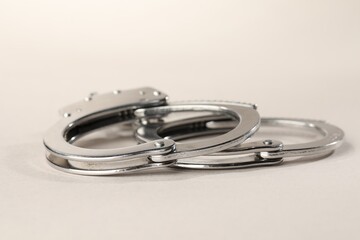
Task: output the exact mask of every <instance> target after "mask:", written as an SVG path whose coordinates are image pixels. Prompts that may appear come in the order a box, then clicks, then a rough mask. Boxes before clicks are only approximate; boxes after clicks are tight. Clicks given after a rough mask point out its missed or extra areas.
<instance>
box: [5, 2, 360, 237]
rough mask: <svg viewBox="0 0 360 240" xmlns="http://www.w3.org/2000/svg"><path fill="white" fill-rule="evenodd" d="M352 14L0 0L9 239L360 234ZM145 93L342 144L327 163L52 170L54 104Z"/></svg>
mask: <svg viewBox="0 0 360 240" xmlns="http://www.w3.org/2000/svg"><path fill="white" fill-rule="evenodd" d="M359 13H360V4H359V1H355V0H354V1H351V0H349V1H330V2H329V1H323V0H319V1H312V2H307V1H290V2H289V1H271V2H268V1H263V0H260V1H197V0H195V1H170V2H169V1H155V2H154V1H151V2H149V1H132V2H131V1H107V0H105V1H80V0H75V1H69V0H65V1H61V2H56V3H55V2H48V1H36V2H33V1H32V2H29V1H23V0H15V1H13V0H12V1H7V0H5V1H1V3H0V32H1V37H0V79H1V85H2V91H1V94H0V110H1V112H2V114H1V116H2V119H1V134H0V163H1V167H0V238H1V239H24V238H25V239H69V238H70V239H100V238H101V239H119V238H121V239H239V238H240V237H242V238H243V239H278V240H279V239H340V238H341V239H359V237H360V234H359V222H360V207H359V201H360V153H359V150H358V146H359V142H360V140H359V136H358V135H359V133H360V127H359V124H358V122H359V121H358V119H359V117H360V112H359V103H360V97H359V87H360V84H359V81H360V69H359V66H360V65H359V64H360V27H359V23H360V14H359ZM142 86H152V87H155V88H158V89H159V90H161V91H163V92H166V93H167V94H168V95H169V96H170V100H199V99H200V100H201V99H217V100H236V101H244V102H251V103H256V104H257V105H258V106H259V109H258V110H259V113H260V114H261V115H262V116H267V117H295V118H310V119H323V120H327V121H328V122H330V123H332V124H334V125H337V126H339V127H341V128H342V129H343V130H344V131H345V134H346V138H345V141H344V144H343V145H342V146H341V148H339V149H338V151H336V152H335V153H334V154H333V155H331V156H329V157H327V158H324V159H321V160H316V159H310V160H309V159H300V160H297V161H288V162H285V163H284V164H283V165H281V166H276V167H265V168H251V169H238V170H231V171H225V170H221V171H195V170H177V169H159V170H156V171H149V172H141V173H140V172H139V173H136V174H129V175H124V176H111V177H85V176H77V175H71V174H66V173H63V172H59V171H57V170H55V169H53V168H52V167H50V166H49V165H48V164H47V162H46V159H45V152H44V147H43V144H42V138H43V136H44V133H45V132H46V130H47V129H49V128H50V127H51V126H52V125H53V124H55V123H56V122H57V121H58V120H59V115H58V109H60V108H61V107H63V106H65V105H68V104H71V103H73V102H76V101H79V100H81V99H83V98H84V97H85V96H87V95H88V94H89V93H90V92H99V93H103V92H108V91H112V90H115V89H131V88H137V87H142ZM264 134H265V133H264ZM110 135H111V134H110ZM106 136H108V135H106ZM106 136H105V137H104V138H103V139H102V140H103V141H104V142H108V141H109V139H107V137H106ZM112 137H113V139H115V140H114V141H113V142H112V143H111V141H109V142H110V143H111V144H115V145H116V144H118V143H119V144H120V142H121V138H117V137H118V136H115V137H114V136H112ZM272 137H273V138H275V137H276V134H275V135H272ZM102 140H101V138H100V140H99V139H98V142H100V143H101V142H103V141H102ZM117 141H118V142H117Z"/></svg>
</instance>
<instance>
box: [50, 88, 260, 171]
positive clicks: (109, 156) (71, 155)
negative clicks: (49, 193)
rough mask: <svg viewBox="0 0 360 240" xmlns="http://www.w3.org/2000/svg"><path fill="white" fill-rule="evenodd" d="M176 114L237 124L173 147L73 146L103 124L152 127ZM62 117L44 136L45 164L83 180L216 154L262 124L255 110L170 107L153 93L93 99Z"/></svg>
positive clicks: (211, 104) (162, 143) (160, 142)
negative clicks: (206, 114) (197, 114)
mask: <svg viewBox="0 0 360 240" xmlns="http://www.w3.org/2000/svg"><path fill="white" fill-rule="evenodd" d="M166 104H167V105H166ZM164 105H166V106H164ZM174 112H212V113H213V114H215V115H218V116H219V115H222V116H227V118H230V119H233V120H236V122H237V124H235V126H234V128H233V129H232V130H230V131H228V132H226V133H224V134H223V135H221V136H218V137H214V138H210V139H207V140H205V141H199V142H196V143H192V144H181V143H180V144H176V145H175V142H174V141H173V140H172V139H157V140H154V141H149V142H147V143H142V144H139V145H136V146H130V147H124V148H116V149H88V148H81V147H78V146H75V145H74V144H73V143H74V142H75V141H77V140H78V139H79V138H81V137H82V136H84V135H86V134H88V133H90V132H91V131H94V130H96V129H98V128H101V127H104V126H107V125H111V124H114V123H121V122H122V123H128V122H134V121H135V120H139V122H142V123H144V122H147V123H152V122H153V121H155V122H156V121H157V120H159V119H160V120H161V118H162V117H164V116H165V115H168V114H170V113H174ZM60 113H61V116H62V119H61V120H60V121H59V122H58V123H57V124H56V125H55V126H54V127H53V128H51V129H50V130H49V131H48V132H47V134H46V135H45V137H44V145H45V148H46V156H47V159H48V161H49V162H50V164H51V165H52V166H53V167H55V168H57V169H59V170H62V171H65V172H69V173H75V174H82V175H112V174H120V173H125V172H133V171H138V170H144V169H150V168H156V167H163V166H169V165H172V164H174V163H175V162H176V161H177V159H181V158H189V157H196V156H201V155H208V154H212V153H216V152H218V151H222V150H224V149H227V148H230V147H233V146H236V145H238V144H240V143H242V142H244V141H245V140H246V139H247V138H249V137H250V136H252V135H253V134H254V133H255V132H256V131H257V129H258V128H259V125H260V116H259V114H258V113H257V111H256V106H255V105H250V104H244V103H237V102H223V101H196V102H183V103H171V104H170V103H167V96H166V95H164V94H162V93H161V92H160V91H158V90H155V89H153V88H140V89H134V90H128V91H114V92H112V93H108V94H101V95H98V94H91V95H90V96H89V97H87V98H85V99H84V101H82V102H79V103H76V104H73V105H71V106H68V107H66V108H64V109H62V110H61V111H60ZM150 125H151V124H150ZM150 125H149V126H150ZM138 131H141V129H138ZM146 131H147V130H146ZM139 159H140V161H139Z"/></svg>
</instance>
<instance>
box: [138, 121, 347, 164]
mask: <svg viewBox="0 0 360 240" xmlns="http://www.w3.org/2000/svg"><path fill="white" fill-rule="evenodd" d="M234 124H236V123H235V122H234V121H233V120H231V119H228V118H226V117H223V116H202V117H197V118H189V119H182V120H179V121H173V122H167V123H161V125H160V124H151V125H143V126H141V127H140V128H138V129H137V131H136V137H137V139H138V140H139V142H148V141H151V140H157V139H161V138H162V137H160V135H161V136H163V137H164V139H173V140H175V141H178V140H183V139H189V138H194V137H199V136H209V135H214V134H221V133H223V132H226V131H228V130H229V129H231V128H232V127H233V126H234ZM263 126H265V127H268V126H279V127H290V128H291V127H293V128H294V127H296V128H308V129H311V130H313V131H316V132H318V133H320V134H321V135H322V138H321V139H319V140H315V141H311V142H307V143H300V144H283V143H282V142H280V141H277V140H269V139H266V140H263V141H255V142H254V141H252V142H245V143H243V144H241V145H239V146H235V147H232V148H228V149H226V150H224V151H221V152H217V153H214V154H212V156H215V157H217V158H216V159H214V158H209V157H208V158H205V159H204V158H189V159H180V160H178V161H177V162H176V163H175V164H174V165H173V166H174V167H180V168H190V169H232V168H246V167H256V166H269V165H277V164H281V163H283V160H284V158H293V157H309V156H312V157H318V156H326V155H329V154H330V153H332V152H333V151H334V150H335V149H336V148H338V147H339V146H340V145H341V143H342V140H343V138H344V132H343V131H342V130H341V129H340V128H338V127H336V126H334V125H331V124H329V123H326V122H324V121H319V120H309V119H291V118H262V119H261V127H263ZM249 155H250V156H249ZM227 156H234V157H232V158H230V160H227V159H225V161H224V159H222V158H224V157H227ZM219 157H220V160H219ZM249 157H250V159H251V160H247V159H248V158H249ZM243 159H245V160H243ZM246 160H247V161H246Z"/></svg>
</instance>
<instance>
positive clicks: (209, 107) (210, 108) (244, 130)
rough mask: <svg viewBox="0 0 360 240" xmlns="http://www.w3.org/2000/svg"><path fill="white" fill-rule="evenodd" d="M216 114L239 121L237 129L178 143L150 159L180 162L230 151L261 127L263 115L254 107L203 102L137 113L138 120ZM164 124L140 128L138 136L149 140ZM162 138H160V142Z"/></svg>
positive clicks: (145, 109)
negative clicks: (183, 114) (193, 114)
mask: <svg viewBox="0 0 360 240" xmlns="http://www.w3.org/2000/svg"><path fill="white" fill-rule="evenodd" d="M187 111H192V112H193V111H195V112H213V113H216V114H222V115H225V116H228V117H230V118H231V119H234V120H236V121H234V122H235V125H234V127H233V128H232V129H231V130H230V131H228V132H225V133H223V134H222V135H220V136H216V137H212V138H209V139H206V140H202V141H197V142H192V143H176V145H175V150H174V151H172V152H170V153H167V154H163V155H153V156H150V159H151V160H152V161H154V162H163V161H170V160H179V159H182V158H191V157H196V156H201V155H208V154H211V153H215V152H219V151H222V150H225V149H227V148H230V147H233V146H236V145H239V144H241V143H242V142H244V141H245V140H246V139H248V138H249V137H250V136H252V135H253V134H254V133H255V132H256V131H257V130H258V128H259V125H260V116H259V114H258V112H257V111H256V110H255V109H254V107H253V106H251V105H244V104H242V103H235V102H216V101H201V102H187V103H171V104H169V105H167V106H160V107H153V108H144V109H139V110H136V111H135V115H136V116H138V117H144V118H152V117H162V116H165V115H167V114H169V113H174V112H187ZM161 127H162V126H161V124H149V125H147V126H143V127H140V128H138V129H137V133H138V134H137V137H138V138H140V139H141V138H144V139H148V138H149V137H148V136H153V135H154V134H156V132H157V131H158V129H159V128H161ZM158 139H159V138H157V140H158Z"/></svg>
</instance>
